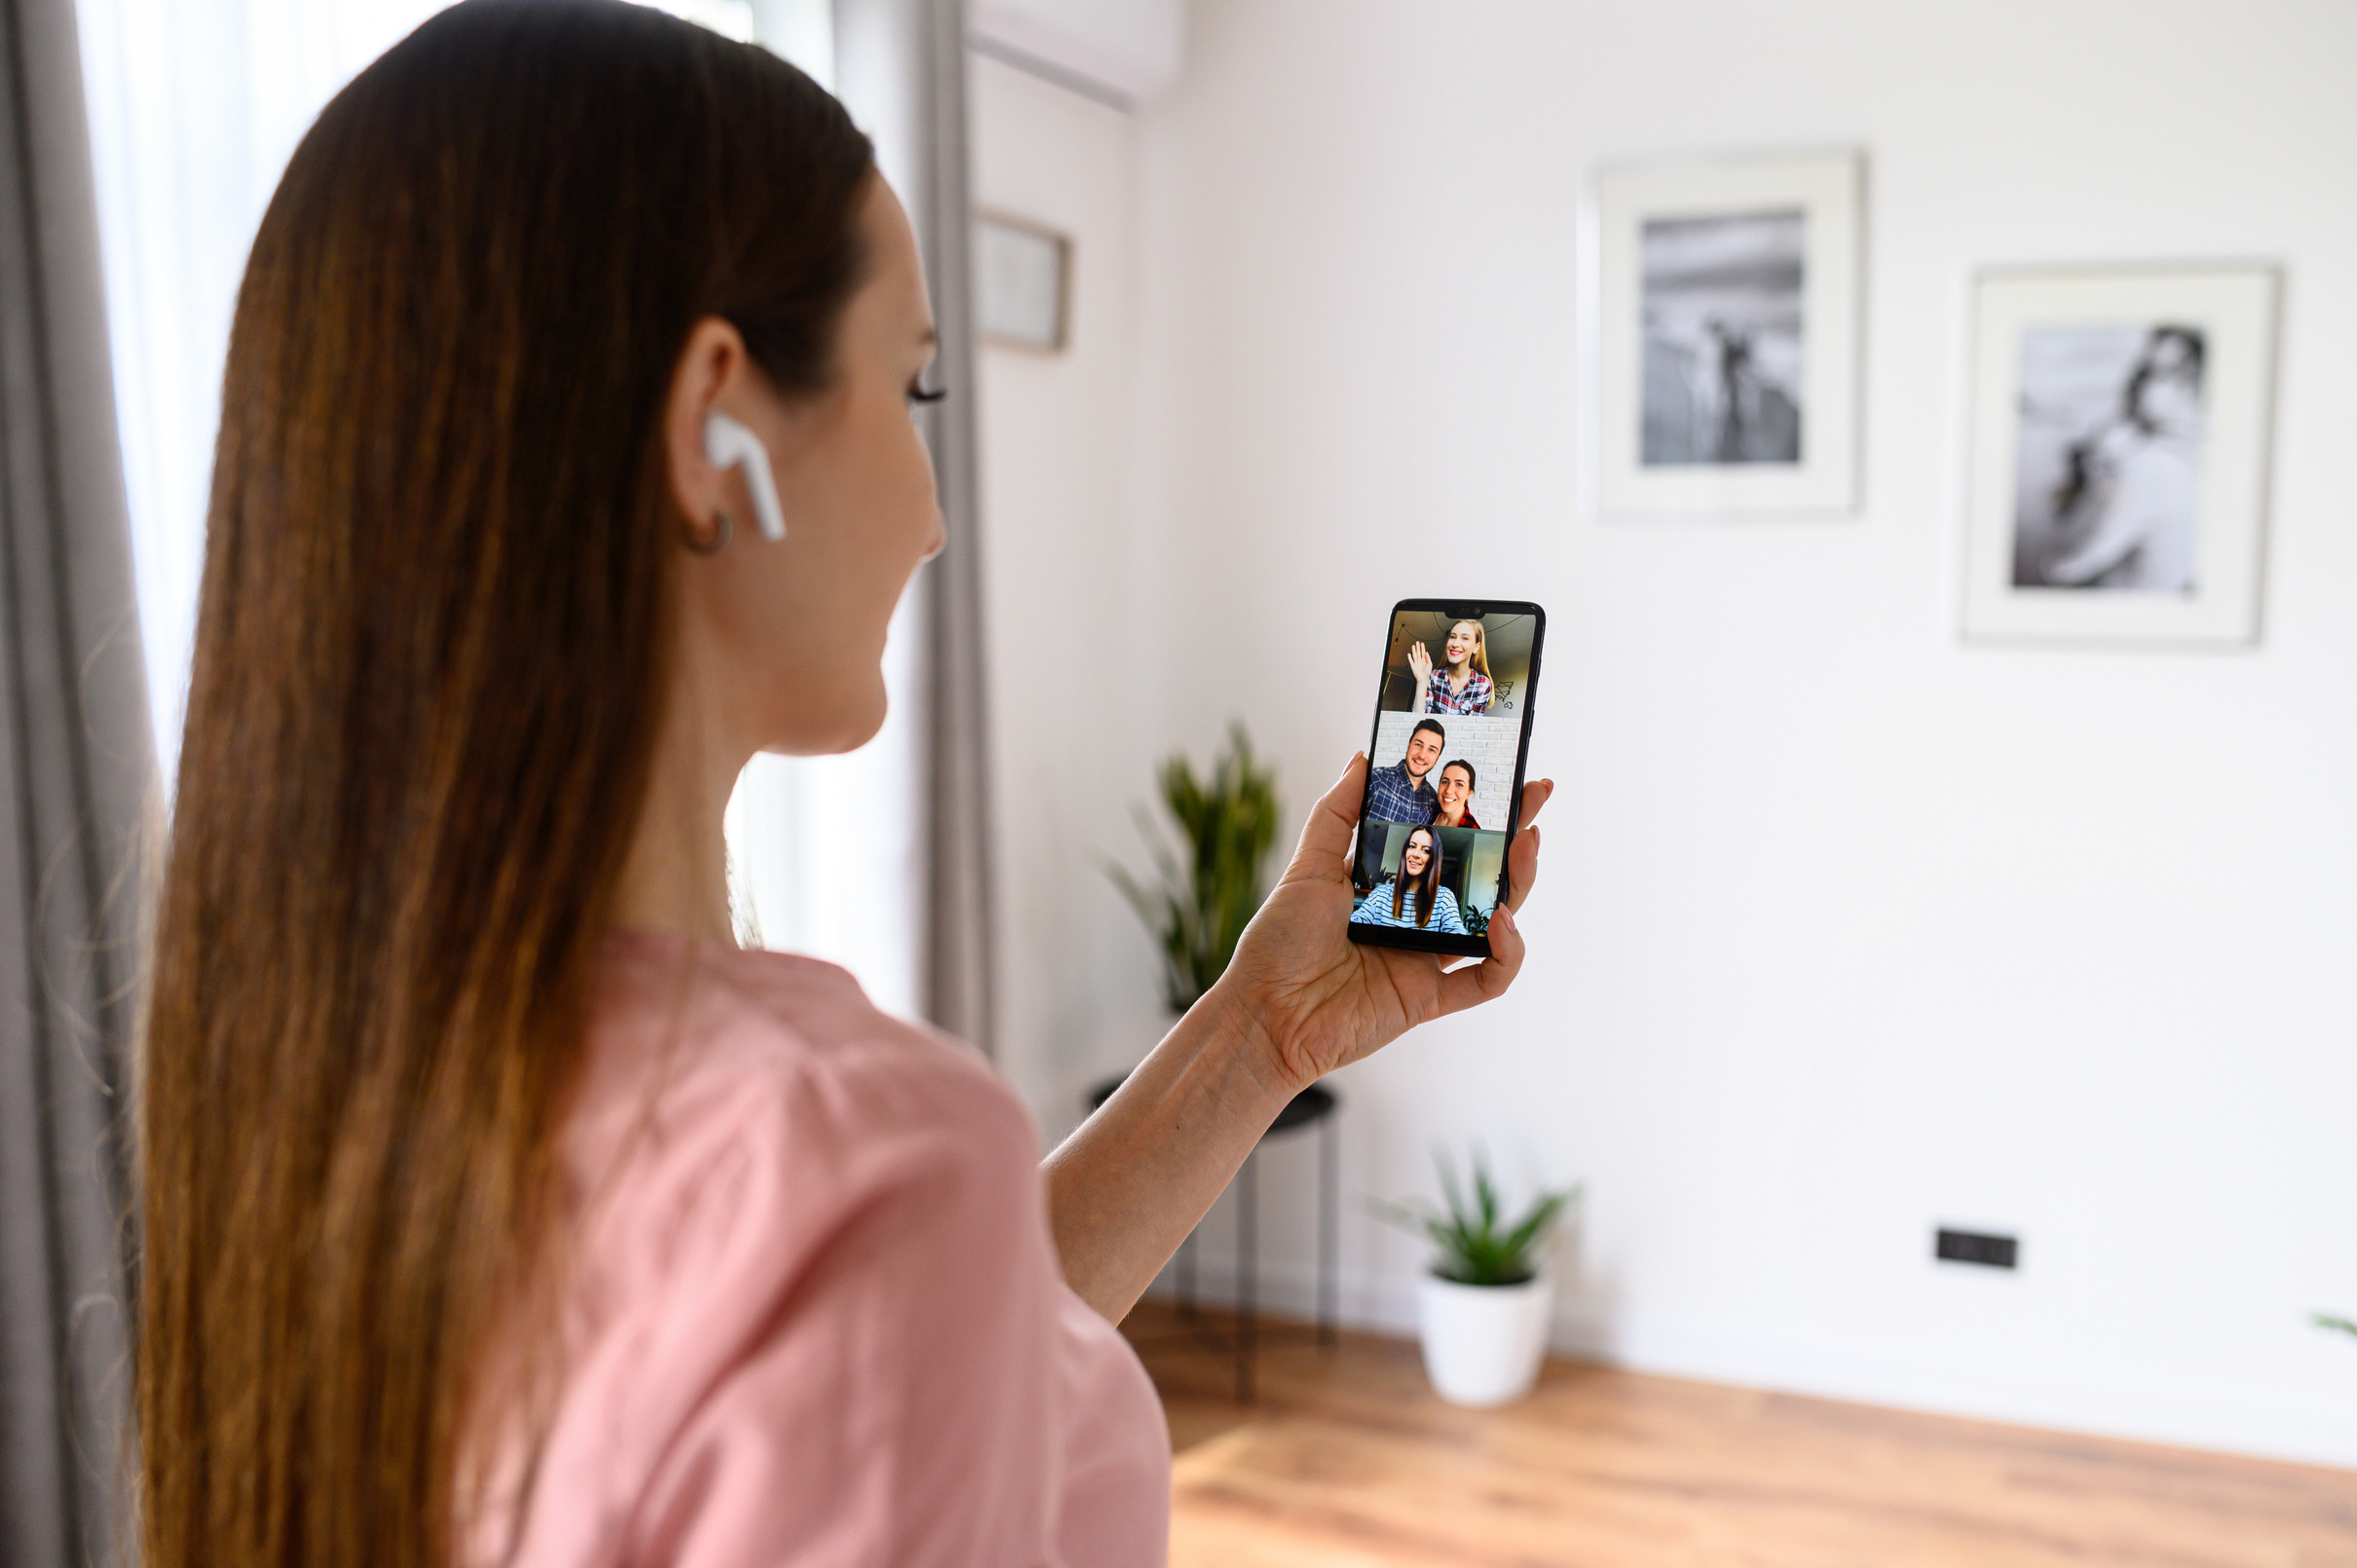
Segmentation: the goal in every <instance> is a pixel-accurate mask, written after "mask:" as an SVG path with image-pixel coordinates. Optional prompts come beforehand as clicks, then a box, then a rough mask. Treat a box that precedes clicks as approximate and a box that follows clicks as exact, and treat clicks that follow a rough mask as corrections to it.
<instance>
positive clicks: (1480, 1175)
mask: <svg viewBox="0 0 2357 1568" xmlns="http://www.w3.org/2000/svg"><path fill="white" fill-rule="evenodd" d="M1433 1164H1434V1165H1435V1166H1437V1167H1438V1168H1439V1170H1440V1195H1441V1197H1442V1198H1443V1199H1444V1200H1445V1205H1444V1207H1443V1208H1440V1209H1438V1210H1436V1209H1434V1208H1433V1207H1431V1206H1430V1205H1429V1204H1416V1203H1405V1204H1399V1203H1387V1202H1385V1201H1383V1200H1382V1199H1380V1198H1378V1199H1375V1200H1372V1204H1371V1207H1372V1208H1373V1210H1374V1213H1375V1215H1376V1217H1378V1218H1380V1219H1384V1220H1387V1221H1389V1222H1390V1223H1392V1224H1394V1225H1397V1226H1399V1227H1400V1228H1401V1229H1402V1230H1404V1231H1407V1232H1409V1233H1411V1234H1413V1235H1418V1236H1422V1237H1424V1238H1425V1239H1426V1240H1427V1241H1429V1242H1431V1243H1432V1244H1433V1246H1434V1247H1435V1248H1437V1249H1439V1254H1440V1255H1439V1256H1438V1257H1436V1258H1435V1259H1434V1260H1433V1272H1434V1273H1435V1274H1437V1275H1439V1276H1440V1278H1441V1279H1443V1280H1454V1281H1455V1282H1456V1283H1457V1284H1459V1285H1520V1284H1522V1283H1523V1282H1524V1281H1526V1280H1529V1279H1530V1278H1532V1277H1533V1276H1535V1275H1536V1274H1537V1273H1538V1272H1539V1270H1538V1265H1537V1263H1536V1262H1534V1261H1533V1255H1534V1254H1535V1253H1536V1252H1537V1251H1538V1250H1539V1248H1540V1246H1541V1245H1542V1244H1543V1243H1545V1242H1546V1240H1547V1238H1548V1236H1549V1235H1550V1234H1551V1233H1552V1232H1553V1229H1554V1225H1555V1221H1556V1220H1557V1219H1558V1218H1560V1217H1561V1216H1562V1213H1563V1211H1564V1210H1566V1209H1568V1208H1569V1207H1570V1206H1571V1205H1572V1204H1574V1203H1576V1202H1578V1201H1579V1196H1580V1188H1579V1184H1578V1183H1576V1182H1575V1183H1573V1184H1572V1185H1570V1186H1568V1187H1558V1188H1556V1189H1555V1190H1554V1191H1553V1192H1542V1193H1541V1194H1539V1196H1538V1197H1537V1198H1535V1199H1533V1200H1532V1201H1531V1205H1530V1208H1529V1209H1528V1210H1527V1211H1525V1212H1524V1213H1523V1214H1522V1217H1521V1218H1519V1219H1516V1220H1515V1221H1513V1222H1511V1223H1509V1222H1508V1221H1507V1220H1506V1219H1505V1217H1504V1205H1503V1204H1502V1203H1501V1202H1500V1200H1499V1194H1498V1184H1497V1182H1496V1181H1495V1180H1494V1179H1493V1178H1492V1177H1491V1176H1490V1174H1489V1162H1488V1161H1487V1160H1486V1159H1484V1158H1483V1157H1482V1154H1481V1151H1480V1150H1479V1149H1478V1148H1477V1149H1475V1150H1474V1155H1473V1191H1472V1193H1471V1195H1470V1196H1471V1201H1470V1202H1468V1201H1467V1199H1468V1194H1467V1193H1466V1192H1465V1191H1464V1189H1462V1188H1461V1187H1459V1186H1458V1184H1457V1168H1456V1163H1455V1162H1454V1161H1453V1160H1451V1159H1450V1158H1449V1156H1448V1151H1447V1150H1446V1149H1439V1150H1436V1151H1434V1154H1433Z"/></svg>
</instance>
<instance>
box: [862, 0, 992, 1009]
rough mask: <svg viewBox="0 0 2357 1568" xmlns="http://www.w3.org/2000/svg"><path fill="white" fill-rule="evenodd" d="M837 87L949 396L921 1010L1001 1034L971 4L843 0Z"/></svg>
mask: <svg viewBox="0 0 2357 1568" xmlns="http://www.w3.org/2000/svg"><path fill="white" fill-rule="evenodd" d="M835 68H836V85H837V88H838V89H839V91H840V92H841V93H842V100H843V102H844V104H845V105H846V106H847V107H848V108H849V109H850V111H851V114H852V116H853V118H855V119H856V120H858V122H859V124H860V127H861V129H863V130H865V131H867V132H868V133H869V135H871V136H873V137H874V138H875V140H876V153H877V161H878V162H879V164H880V165H881V166H882V168H883V172H884V177H885V178H886V179H888V180H890V181H891V182H892V188H893V189H894V190H896V191H898V192H899V193H900V199H901V201H902V202H903V203H905V204H906V205H907V206H908V209H909V217H910V220H911V222H912V223H913V224H914V226H915V228H916V230H917V248H918V249H919V251H921V252H922V254H923V257H924V264H925V277H926V280H928V281H929V282H930V283H931V284H932V289H933V313H934V317H935V320H936V322H937V323H938V325H939V327H940V330H941V356H940V364H939V367H938V369H937V370H936V372H935V374H937V375H938V376H939V377H940V385H942V386H945V387H947V388H948V389H949V392H950V396H949V399H948V400H947V401H946V402H942V403H938V404H935V405H934V406H933V407H932V408H931V409H929V410H927V411H926V418H927V420H928V424H927V426H926V429H925V436H926V441H927V444H928V445H930V447H931V448H932V452H933V467H934V470H935V472H936V473H937V474H938V476H939V479H940V484H941V510H942V516H943V519H944V521H945V523H946V524H947V527H948V533H949V545H948V547H947V548H946V549H944V550H943V551H942V553H941V556H940V558H939V559H938V560H936V561H934V562H933V563H932V564H931V565H930V566H928V567H926V568H925V570H924V572H923V574H922V576H921V577H920V578H919V579H918V581H917V591H918V592H920V593H922V594H923V595H924V612H925V613H924V616H923V625H924V627H925V633H926V650H925V655H924V658H923V661H922V662H923V667H924V670H925V680H926V690H925V692H924V695H923V701H924V704H925V715H926V719H925V726H924V744H925V766H926V770H927V784H926V791H925V800H926V803H927V805H928V808H929V809H928V811H927V821H926V833H927V851H926V877H925V882H926V885H925V893H926V910H925V920H926V934H925V950H926V951H925V963H924V977H925V998H924V1003H925V1015H926V1016H927V1017H928V1018H930V1019H931V1020H932V1021H933V1022H934V1023H936V1024H938V1025H940V1026H941V1027H943V1028H946V1029H948V1030H950V1031H951V1032H952V1033H954V1034H957V1035H960V1036H962V1037H963V1038H965V1039H968V1040H971V1041H972V1042H973V1043H974V1044H976V1045H978V1046H980V1047H982V1049H983V1050H984V1051H986V1052H988V1051H990V1050H991V1045H992V1041H991V1034H992V987H991V974H992V968H991V963H992V952H991V948H992V921H991V865H990V821H991V816H990V811H991V803H990V794H989V783H990V776H989V766H988V761H989V759H988V756H987V753H986V751H985V744H986V740H987V737H988V733H989V731H988V730H987V728H985V718H986V715H985V713H984V688H983V662H982V563H981V540H980V538H979V529H978V526H977V512H978V510H979V504H978V483H977V477H976V468H975V426H974V399H975V390H974V331H973V319H972V317H973V295H972V288H971V284H970V282H969V277H970V274H969V269H968V261H967V251H968V249H969V247H970V245H971V243H972V236H973V229H972V223H971V219H970V217H969V215H968V207H967V198H966V47H965V7H964V6H963V5H962V4H961V3H960V0H835Z"/></svg>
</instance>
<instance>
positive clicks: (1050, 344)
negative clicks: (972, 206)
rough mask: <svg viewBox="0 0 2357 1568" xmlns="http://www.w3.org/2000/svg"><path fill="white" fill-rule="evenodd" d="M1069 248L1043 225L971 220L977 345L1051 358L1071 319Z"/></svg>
mask: <svg viewBox="0 0 2357 1568" xmlns="http://www.w3.org/2000/svg"><path fill="white" fill-rule="evenodd" d="M1071 271H1072V242H1071V241H1070V240H1068V239H1066V237H1065V236H1063V235H1061V234H1058V233H1057V232H1056V231H1055V230H1053V229H1051V228H1048V227H1047V226H1045V225H1044V224H1038V223H1032V222H1030V221H1029V220H1027V219H1024V218H1017V217H1010V216H1008V215H1007V214H1006V213H1004V212H984V213H980V214H978V215H977V216H976V217H975V220H974V312H975V317H976V324H977V326H978V327H979V328H980V329H981V333H982V339H983V341H984V342H986V343H993V344H996V345H998V346H999V347H1000V348H1005V349H1028V350H1029V351H1031V352H1032V353H1034V354H1055V353H1057V352H1058V351H1060V350H1062V349H1063V348H1064V345H1065V332H1066V320H1067V317H1068V316H1069V314H1070V296H1071V286H1072V285H1071Z"/></svg>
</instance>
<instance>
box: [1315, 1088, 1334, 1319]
mask: <svg viewBox="0 0 2357 1568" xmlns="http://www.w3.org/2000/svg"><path fill="white" fill-rule="evenodd" d="M1336 1185H1337V1181H1336V1175H1335V1169H1334V1118H1333V1117H1332V1116H1328V1117H1325V1118H1323V1119H1322V1120H1321V1121H1320V1122H1319V1123H1318V1343H1319V1344H1321V1345H1330V1344H1332V1343H1333V1342H1334V1286H1335V1281H1334V1275H1335V1272H1336V1270H1335V1259H1334V1243H1335V1236H1334V1231H1335V1228H1336V1225H1335V1215H1334V1188H1335V1186H1336Z"/></svg>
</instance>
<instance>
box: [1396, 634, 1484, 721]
mask: <svg viewBox="0 0 2357 1568" xmlns="http://www.w3.org/2000/svg"><path fill="white" fill-rule="evenodd" d="M1441 652H1442V653H1443V655H1444V657H1445V659H1446V662H1445V663H1444V664H1442V665H1440V666H1437V667H1436V666H1435V665H1434V663H1433V659H1432V653H1430V651H1428V650H1427V649H1426V648H1425V646H1424V645H1423V644H1422V643H1418V644H1416V645H1415V646H1414V647H1413V648H1410V649H1409V650H1408V651H1407V666H1408V669H1409V671H1410V672H1412V673H1413V674H1414V676H1415V679H1416V706H1415V710H1414V711H1416V712H1417V713H1487V712H1488V711H1489V698H1490V692H1491V686H1490V679H1489V637H1488V634H1487V633H1485V632H1483V631H1482V629H1481V623H1480V622H1479V621H1478V620H1460V621H1458V622H1457V623H1456V624H1455V625H1453V626H1451V627H1449V628H1448V641H1447V642H1446V643H1444V644H1443V645H1442V646H1441Z"/></svg>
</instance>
